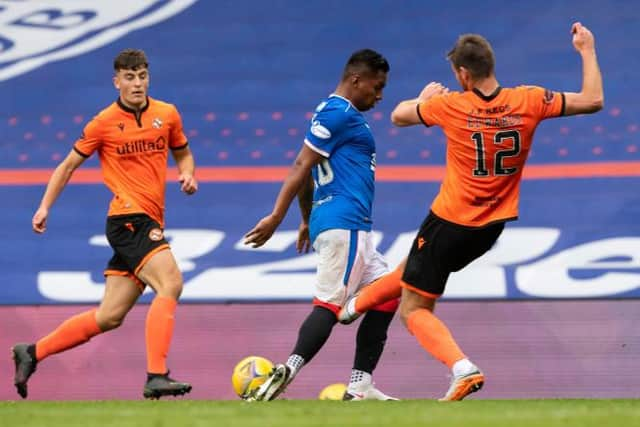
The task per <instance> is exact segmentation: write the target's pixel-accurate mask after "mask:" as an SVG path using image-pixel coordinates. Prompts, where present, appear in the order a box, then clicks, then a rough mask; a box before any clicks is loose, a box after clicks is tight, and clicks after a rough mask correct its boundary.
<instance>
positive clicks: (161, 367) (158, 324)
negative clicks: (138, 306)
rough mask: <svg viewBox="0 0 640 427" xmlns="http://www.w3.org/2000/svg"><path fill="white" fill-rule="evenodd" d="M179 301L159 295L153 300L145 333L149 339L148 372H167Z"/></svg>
mask: <svg viewBox="0 0 640 427" xmlns="http://www.w3.org/2000/svg"><path fill="white" fill-rule="evenodd" d="M177 305H178V301H176V300H174V299H173V298H169V297H161V296H157V297H155V298H154V299H153V301H152V302H151V306H150V307H149V312H148V313H147V322H146V326H145V335H146V340H147V372H149V373H150V374H166V373H167V371H168V369H167V354H168V353H169V346H170V345H171V337H172V336H173V324H174V323H175V317H174V314H175V312H176V306H177Z"/></svg>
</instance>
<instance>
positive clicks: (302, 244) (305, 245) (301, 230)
mask: <svg viewBox="0 0 640 427" xmlns="http://www.w3.org/2000/svg"><path fill="white" fill-rule="evenodd" d="M310 249H311V237H310V236H309V224H308V223H306V222H304V221H303V222H301V223H300V226H299V227H298V241H297V242H296V250H297V251H298V253H299V254H302V253H305V254H307V253H309V250H310Z"/></svg>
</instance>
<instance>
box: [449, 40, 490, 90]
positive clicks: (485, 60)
mask: <svg viewBox="0 0 640 427" xmlns="http://www.w3.org/2000/svg"><path fill="white" fill-rule="evenodd" d="M447 58H448V59H449V61H451V63H452V64H453V66H454V67H455V68H456V69H457V68H460V67H464V68H466V69H467V70H468V71H469V73H471V77H473V78H476V79H478V78H484V77H489V76H490V75H492V74H493V70H494V67H495V63H496V60H495V57H494V56H493V49H492V48H491V45H490V44H489V42H488V41H487V39H485V38H484V37H482V36H481V35H478V34H463V35H461V36H460V37H458V40H457V41H456V44H455V45H454V46H453V48H452V49H451V51H449V53H448V54H447Z"/></svg>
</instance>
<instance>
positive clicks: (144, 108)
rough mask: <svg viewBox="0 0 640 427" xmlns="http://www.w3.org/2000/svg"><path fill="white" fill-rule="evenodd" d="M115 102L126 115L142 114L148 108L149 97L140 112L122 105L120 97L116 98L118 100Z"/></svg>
mask: <svg viewBox="0 0 640 427" xmlns="http://www.w3.org/2000/svg"><path fill="white" fill-rule="evenodd" d="M116 102H117V104H118V107H120V108H121V109H122V110H124V111H126V112H127V113H131V114H133V115H137V114H141V113H144V112H145V111H147V109H148V108H149V97H148V96H147V103H146V104H145V106H144V107H142V109H140V110H134V109H133V108H130V107H127V106H126V105H124V103H123V102H122V100H121V99H120V97H118V100H117V101H116Z"/></svg>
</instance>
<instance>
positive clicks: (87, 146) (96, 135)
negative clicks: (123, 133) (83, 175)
mask: <svg viewBox="0 0 640 427" xmlns="http://www.w3.org/2000/svg"><path fill="white" fill-rule="evenodd" d="M102 142H103V141H102V138H101V137H100V122H99V121H98V119H97V118H95V117H94V118H93V119H92V120H91V121H90V122H89V123H87V124H86V126H85V127H84V129H83V130H82V134H81V135H80V138H78V140H77V141H76V142H75V144H74V145H73V150H74V151H75V152H76V153H78V154H80V155H81V156H82V157H85V158H87V157H91V155H92V154H93V153H94V152H95V151H96V150H97V149H99V148H100V146H101V145H102Z"/></svg>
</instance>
